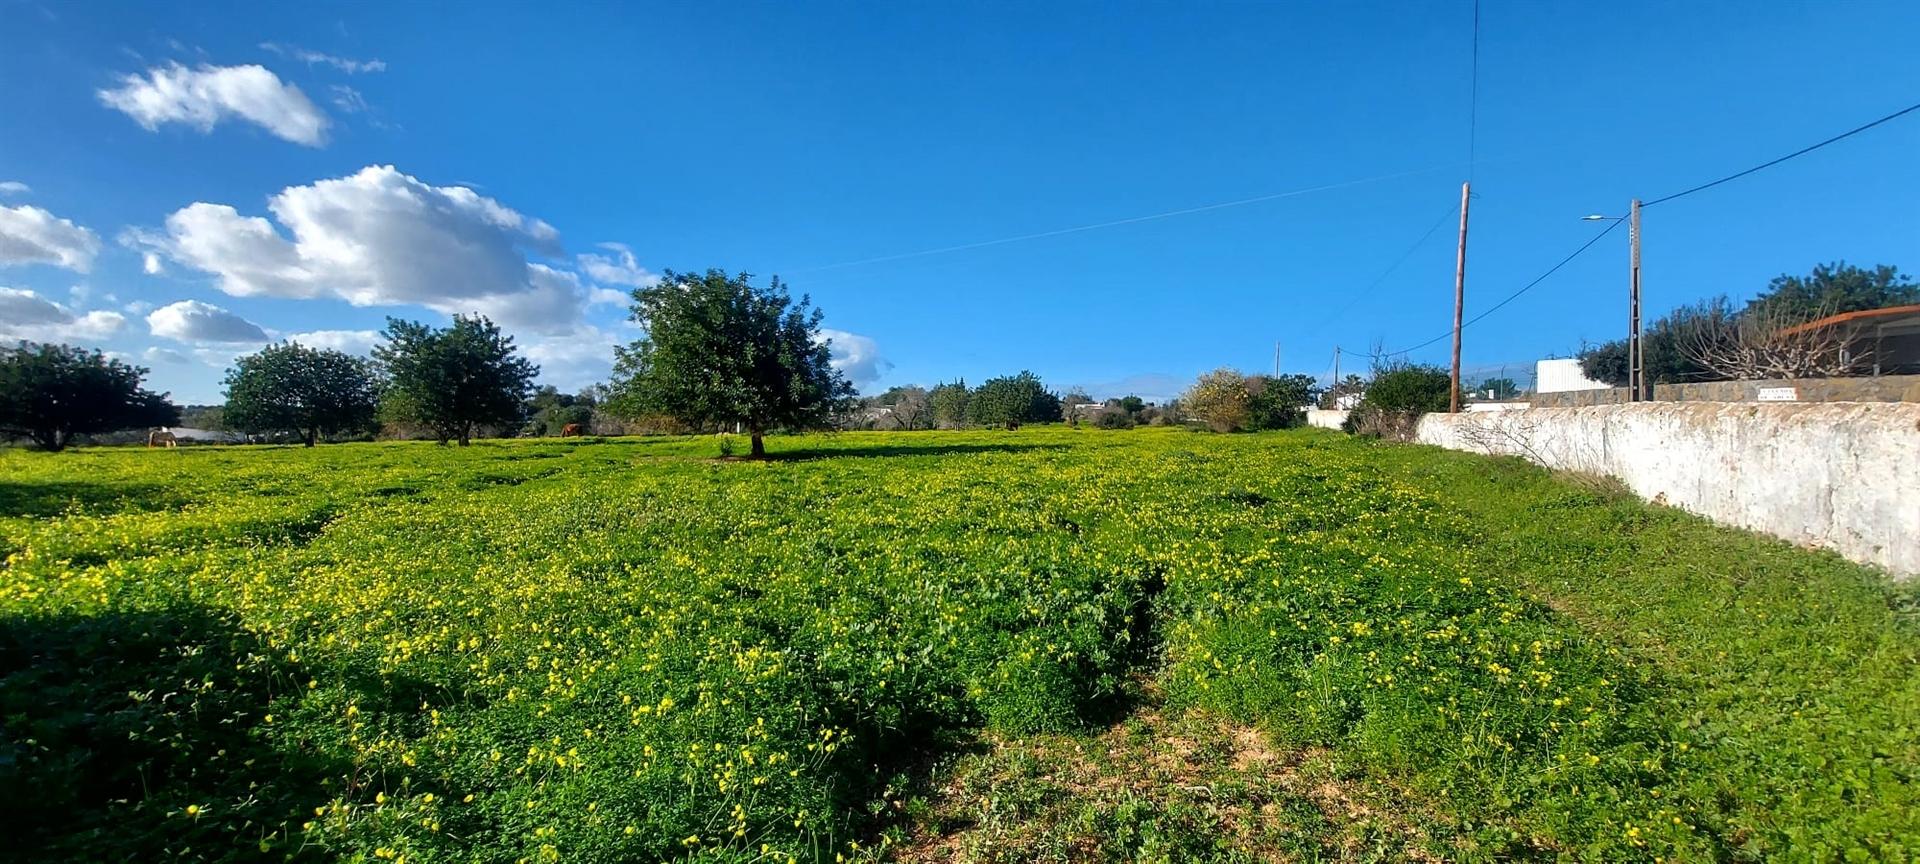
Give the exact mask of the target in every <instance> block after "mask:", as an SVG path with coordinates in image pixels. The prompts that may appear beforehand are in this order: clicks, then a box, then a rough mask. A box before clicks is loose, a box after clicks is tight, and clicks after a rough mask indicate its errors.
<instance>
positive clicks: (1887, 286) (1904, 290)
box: [1746, 261, 1920, 320]
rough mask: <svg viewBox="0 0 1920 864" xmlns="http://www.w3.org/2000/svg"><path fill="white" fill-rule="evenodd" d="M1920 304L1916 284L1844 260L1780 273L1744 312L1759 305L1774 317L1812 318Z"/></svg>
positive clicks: (1893, 271)
mask: <svg viewBox="0 0 1920 864" xmlns="http://www.w3.org/2000/svg"><path fill="white" fill-rule="evenodd" d="M1915 303H1920V283H1915V282H1914V281H1913V280H1912V279H1911V278H1909V277H1907V276H1904V275H1902V274H1901V273H1900V269H1899V268H1897V267H1890V266H1888V265H1885V264H1882V265H1879V266H1877V267H1874V268H1873V269H1871V270H1868V269H1866V268H1863V267H1856V266H1854V265H1852V264H1848V263H1847V262H1845V261H1835V262H1834V263H1832V264H1819V265H1816V266H1815V267H1814V268H1813V272H1812V273H1809V274H1807V275H1806V276H1794V275H1790V274H1781V275H1779V276H1776V277H1774V279H1773V281H1772V282H1769V283H1767V290H1765V291H1762V292H1760V296H1758V297H1755V298H1753V300H1752V301H1750V302H1748V303H1747V309H1746V311H1747V312H1753V311H1755V310H1758V309H1760V308H1762V307H1767V308H1768V310H1769V311H1770V312H1772V313H1774V314H1775V315H1776V316H1777V320H1792V319H1800V320H1812V319H1814V318H1817V317H1820V316H1823V315H1838V314H1840V313H1842V312H1859V311H1861V310H1864V309H1881V308H1885V307H1887V306H1906V305H1911V304H1915Z"/></svg>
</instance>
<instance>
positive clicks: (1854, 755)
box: [0, 427, 1920, 862]
mask: <svg viewBox="0 0 1920 864" xmlns="http://www.w3.org/2000/svg"><path fill="white" fill-rule="evenodd" d="M769 445H770V449H771V450H772V451H773V456H774V457H775V458H773V459H771V460H768V461H765V462H751V461H733V460H727V461H722V460H716V459H712V458H709V457H711V456H712V455H713V454H714V453H715V452H716V448H715V442H714V441H713V439H711V438H693V439H686V438H652V439H617V440H606V441H599V440H581V439H570V440H565V441H512V442H497V443H495V442H483V443H480V444H477V445H476V446H473V447H471V448H443V447H435V446H432V445H429V444H418V443H395V444H364V445H361V444H354V445H336V446H323V447H319V448H315V449H310V450H309V449H300V448H270V447H268V448H262V447H247V448H183V449H180V450H161V451H149V450H117V449H96V450H82V451H77V452H70V453H61V454H38V453H26V452H20V451H5V452H0V555H4V556H5V560H6V565H5V570H4V573H0V726H3V731H0V813H4V814H5V816H4V817H0V820H3V821H4V822H5V823H7V830H6V832H5V833H6V838H7V839H6V841H5V842H6V845H7V846H8V851H7V853H4V854H23V855H24V856H25V858H26V859H28V860H38V861H152V860H162V859H165V860H187V861H228V860H231V861H245V860H260V861H281V860H368V861H409V862H429V861H432V862H439V861H446V862H455V861H458V862H468V861H484V862H519V861H528V862H539V861H567V862H624V861H655V860H672V859H688V858H692V859H698V860H716V861H719V860H726V861H838V860H841V859H843V858H844V859H846V860H874V859H878V860H924V861H934V860H956V859H957V860H1005V861H1030V860H1112V861H1170V862H1171V861H1198V860H1221V861H1266V860H1301V861H1311V860H1406V859H1416V860H1418V859H1425V860H1462V859H1464V860H1476V859H1479V860H1493V859H1505V858H1520V859H1554V858H1570V859H1579V860H1595V861H1617V860H1648V861H1652V860H1667V861H1676V860H1679V861H1697V860H1759V859H1767V860H1807V861H1826V860H1887V861H1904V860H1912V859H1914V858H1915V857H1916V856H1920V795H1917V794H1916V790H1917V789H1920V786H1917V785H1916V783H1920V779H1917V778H1916V772H1917V771H1920V733H1917V732H1916V729H1917V728H1920V634H1917V633H1916V629H1915V627H1914V626H1913V623H1912V617H1911V612H1912V609H1913V604H1912V602H1911V596H1912V595H1911V594H1910V593H1903V592H1900V591H1896V590H1894V589H1891V588H1888V587H1886V585H1885V584H1884V582H1883V581H1882V579H1881V577H1879V576H1877V575H1876V574H1874V573H1872V572H1870V571H1868V570H1866V569H1864V568H1860V567H1856V566H1854V565H1850V564H1847V563H1845V562H1843V561H1841V560H1839V559H1838V558H1835V557H1833V556H1831V555H1827V554H1823V553H1814V552H1808V551H1804V550H1799V549H1795V548H1792V547H1790V546H1787V545H1785V544H1782V543H1779V542H1775V541H1770V540H1765V539H1761V538H1758V537H1755V536H1752V535H1748V534H1745V533H1742V532H1737V531H1731V530H1726V529H1720V528H1715V527H1713V526H1710V525H1708V524H1706V523H1705V522H1703V521H1701V520H1699V519H1696V518H1693V517H1690V516H1687V515H1685V514H1682V513H1679V512H1677V511H1672V510H1668V509H1664V508H1660V507H1654V506H1649V505H1646V504H1642V503H1640V502H1637V501H1635V500H1633V499H1632V498H1631V497H1630V496H1626V495H1623V494H1621V493H1619V492H1617V491H1615V490H1612V489H1609V488H1608V487H1607V486H1605V485H1604V484H1599V483H1594V482H1584V481H1581V480H1580V479H1579V478H1556V477H1553V476H1550V475H1548V474H1546V473H1545V472H1543V471H1540V470H1537V469H1534V468H1531V467H1528V466H1526V465H1524V464H1522V463H1519V462H1516V461H1512V460H1498V459H1485V458H1479V457H1473V456H1466V455H1461V454H1453V453H1445V452H1441V451H1436V450H1430V449H1426V448H1417V447H1404V446H1393V445H1378V444H1370V443H1367V442H1364V441H1357V440H1353V439H1348V438H1346V437H1343V436H1339V435H1336V434H1332V433H1325V432H1319V431H1301V432H1295V433H1276V434H1260V435H1207V434H1198V433H1190V432H1185V431H1180V430H1167V429H1138V430H1131V431H1119V432H1104V431H1096V430H1091V429H1087V430H1074V429H1063V428H1058V427H1055V428H1048V429H1031V430H1025V431H1021V432H1016V433H1006V432H979V433H905V434H880V433H847V434H841V435H834V436H808V437H792V438H776V439H773V440H771V441H770V442H769Z"/></svg>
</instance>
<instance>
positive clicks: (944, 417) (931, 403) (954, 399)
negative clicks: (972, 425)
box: [927, 379, 973, 429]
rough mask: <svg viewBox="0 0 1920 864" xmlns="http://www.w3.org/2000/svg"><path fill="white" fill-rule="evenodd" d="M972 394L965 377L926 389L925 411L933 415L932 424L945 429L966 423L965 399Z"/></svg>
mask: <svg viewBox="0 0 1920 864" xmlns="http://www.w3.org/2000/svg"><path fill="white" fill-rule="evenodd" d="M972 395H973V392H972V391H970V390H968V389H967V382H966V380H965V379H961V380H958V381H955V382H953V383H951V384H940V385H937V386H935V387H934V388H933V389H932V390H929V391H927V411H928V412H929V413H931V414H932V415H933V423H934V425H935V426H938V427H943V428H947V429H954V428H958V427H960V426H965V425H967V400H968V399H969V398H971V397H972Z"/></svg>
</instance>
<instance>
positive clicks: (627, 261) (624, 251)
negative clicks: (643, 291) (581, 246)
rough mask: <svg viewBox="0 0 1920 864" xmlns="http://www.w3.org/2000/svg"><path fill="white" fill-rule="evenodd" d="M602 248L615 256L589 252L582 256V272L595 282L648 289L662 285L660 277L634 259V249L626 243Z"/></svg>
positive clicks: (606, 245) (610, 244) (605, 244)
mask: <svg viewBox="0 0 1920 864" xmlns="http://www.w3.org/2000/svg"><path fill="white" fill-rule="evenodd" d="M600 248H602V249H606V250H608V251H610V252H612V253H614V254H613V255H612V256H607V255H595V254H593V253H591V252H589V253H587V254H584V255H581V256H580V270H581V272H584V273H586V274H587V276H588V277H589V278H591V279H593V281H595V282H599V283H602V284H606V285H625V286H627V287H629V288H648V287H651V286H654V285H658V284H660V277H659V276H658V275H656V274H655V273H653V272H652V271H650V270H648V269H647V268H645V267H642V266H640V262H639V261H638V260H637V259H635V258H634V257H633V247H630V246H628V245H627V244H625V243H602V244H600Z"/></svg>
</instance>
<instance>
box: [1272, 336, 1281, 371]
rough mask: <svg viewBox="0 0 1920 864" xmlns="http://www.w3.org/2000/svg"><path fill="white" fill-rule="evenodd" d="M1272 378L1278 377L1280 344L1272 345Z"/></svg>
mask: <svg viewBox="0 0 1920 864" xmlns="http://www.w3.org/2000/svg"><path fill="white" fill-rule="evenodd" d="M1273 377H1275V378H1278V377H1280V343H1278V342H1275V343H1273Z"/></svg>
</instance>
